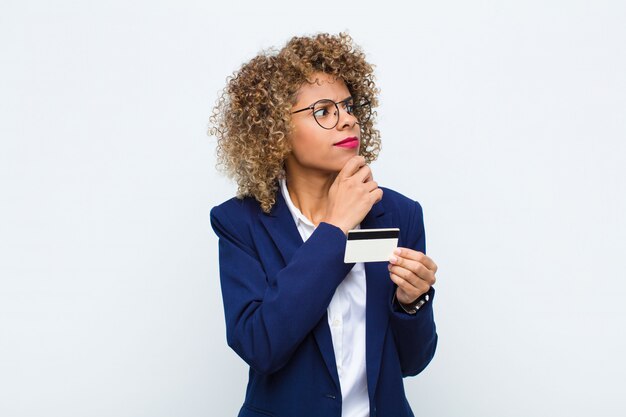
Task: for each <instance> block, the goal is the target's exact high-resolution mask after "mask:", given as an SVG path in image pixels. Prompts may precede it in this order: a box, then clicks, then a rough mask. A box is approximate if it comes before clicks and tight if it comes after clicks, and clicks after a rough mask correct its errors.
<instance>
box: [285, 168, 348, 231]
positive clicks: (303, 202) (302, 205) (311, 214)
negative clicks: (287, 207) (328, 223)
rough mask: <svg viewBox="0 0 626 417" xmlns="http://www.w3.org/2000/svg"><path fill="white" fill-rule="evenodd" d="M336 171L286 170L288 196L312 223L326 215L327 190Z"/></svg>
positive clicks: (318, 221)
mask: <svg viewBox="0 0 626 417" xmlns="http://www.w3.org/2000/svg"><path fill="white" fill-rule="evenodd" d="M336 177H337V173H336V172H334V173H320V172H316V173H309V172H307V173H304V172H290V171H286V180H287V190H288V191H289V198H291V201H292V202H293V204H294V205H295V206H296V207H297V208H298V209H299V210H300V212H301V213H302V214H303V215H304V216H305V217H306V218H307V219H309V220H311V222H312V223H313V224H314V225H316V226H317V225H318V224H319V223H320V221H321V220H322V219H323V218H324V216H325V215H326V209H327V207H328V191H329V190H330V186H331V185H332V184H333V182H334V181H335V178H336Z"/></svg>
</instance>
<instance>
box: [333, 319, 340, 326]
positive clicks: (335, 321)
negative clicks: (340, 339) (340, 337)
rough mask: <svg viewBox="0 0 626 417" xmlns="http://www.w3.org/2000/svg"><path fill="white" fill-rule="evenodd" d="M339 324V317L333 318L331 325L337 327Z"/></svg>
mask: <svg viewBox="0 0 626 417" xmlns="http://www.w3.org/2000/svg"><path fill="white" fill-rule="evenodd" d="M339 326H341V320H339V319H335V320H333V327H339Z"/></svg>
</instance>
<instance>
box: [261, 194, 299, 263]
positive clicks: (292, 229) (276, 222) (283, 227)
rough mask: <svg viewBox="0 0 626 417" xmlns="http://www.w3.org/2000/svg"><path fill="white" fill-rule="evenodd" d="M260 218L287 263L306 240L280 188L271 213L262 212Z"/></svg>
mask: <svg viewBox="0 0 626 417" xmlns="http://www.w3.org/2000/svg"><path fill="white" fill-rule="evenodd" d="M259 218H260V219H261V222H262V223H263V226H265V229H266V230H267V233H268V234H269V236H270V237H271V238H272V240H273V241H274V244H275V245H276V248H277V249H278V251H279V252H280V254H281V256H282V257H283V261H284V262H285V265H287V264H288V263H289V261H290V260H291V258H292V257H293V254H294V253H295V251H296V250H297V249H298V248H299V247H300V246H301V245H302V243H304V242H303V241H302V236H300V232H299V231H298V226H296V222H295V221H294V220H293V216H292V215H291V212H290V211H289V207H287V203H286V202H285V199H284V198H283V195H282V193H281V192H280V189H279V190H278V191H277V192H276V202H275V203H274V206H273V207H272V210H271V211H270V213H269V214H267V213H264V212H261V213H259Z"/></svg>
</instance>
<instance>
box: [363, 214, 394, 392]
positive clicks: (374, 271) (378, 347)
mask: <svg viewBox="0 0 626 417" xmlns="http://www.w3.org/2000/svg"><path fill="white" fill-rule="evenodd" d="M388 227H394V226H393V216H392V213H391V212H386V211H385V210H384V208H383V205H382V203H381V202H378V203H376V204H374V205H373V206H372V209H371V210H370V212H369V213H368V214H367V216H365V219H363V221H362V222H361V229H376V228H388ZM365 276H366V277H365V280H366V287H367V295H366V299H367V301H366V307H365V309H366V311H365V323H366V324H365V329H366V330H365V340H366V349H365V361H366V364H367V389H368V391H369V394H370V397H372V396H373V395H374V393H375V392H376V384H377V382H378V374H379V371H380V361H381V355H382V350H383V349H382V346H383V343H384V340H385V332H386V330H387V321H388V320H389V315H388V314H387V308H388V307H387V303H389V302H390V299H388V297H385V296H381V294H386V293H387V292H388V291H389V283H388V280H389V271H388V270H387V262H367V263H366V264H365ZM390 296H391V295H390Z"/></svg>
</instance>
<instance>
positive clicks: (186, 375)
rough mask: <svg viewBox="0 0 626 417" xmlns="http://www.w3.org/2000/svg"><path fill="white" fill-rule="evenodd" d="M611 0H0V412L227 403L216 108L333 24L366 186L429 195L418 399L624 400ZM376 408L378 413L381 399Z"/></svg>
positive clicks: (566, 412)
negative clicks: (432, 348)
mask: <svg viewBox="0 0 626 417" xmlns="http://www.w3.org/2000/svg"><path fill="white" fill-rule="evenodd" d="M625 22H626V5H625V3H624V2H622V1H613V2H609V1H598V0H596V1H573V0H569V1H565V0H562V1H556V0H551V1H547V0H543V1H516V2H513V1H473V2H472V1H460V0H459V1H437V2H432V1H431V2H425V1H418V2H414V3H413V4H409V3H408V2H403V3H396V4H394V3H393V2H382V3H381V2H365V1H359V2H330V3H328V2H304V1H284V2H267V1H265V2H260V3H259V4H258V5H254V6H248V5H246V6H244V5H242V4H236V3H235V2H226V3H222V4H214V3H212V2H209V1H206V0H205V1H184V2H181V1H155V0H151V1H147V0H143V1H134V2H128V1H109V2H87V1H83V2H79V1H69V0H67V1H44V0H42V1H23V0H3V2H2V4H1V5H0V139H1V147H0V173H1V177H0V218H1V219H2V221H1V222H0V415H2V416H3V417H4V416H6V417H24V416H47V417H56V416H59V417H60V416H63V417H70V416H77V417H78V416H80V417H83V416H103V417H104V416H107V417H109V416H116V417H135V416H146V417H161V416H163V417H197V416H234V415H236V413H237V410H238V408H239V406H240V404H241V402H242V400H243V396H244V389H245V382H246V376H247V368H246V367H245V365H244V363H243V361H241V360H240V359H239V358H238V357H237V356H236V355H235V354H234V353H233V352H232V351H231V350H229V348H228V347H227V346H226V341H225V334H224V323H223V311H222V304H221V297H220V292H219V282H218V276H217V270H218V266H217V241H216V237H215V235H214V234H213V232H212V230H211V228H210V225H209V218H208V213H209V210H210V208H211V207H212V206H214V205H216V204H218V203H220V202H221V201H223V200H225V199H227V198H229V197H231V196H232V195H233V194H234V190H235V186H234V184H233V183H231V182H230V181H228V180H227V179H225V178H224V177H222V176H220V175H219V174H218V173H216V171H215V169H214V164H215V157H214V147H215V139H213V138H209V137H207V136H206V127H207V122H208V116H209V113H210V110H211V108H212V106H213V104H214V102H215V99H216V98H217V94H218V91H219V90H220V89H221V88H223V86H224V83H225V79H226V76H227V75H229V74H231V73H232V72H233V71H234V70H236V69H238V68H239V66H240V65H241V64H242V63H243V62H245V61H247V60H249V59H250V58H252V57H253V56H254V55H255V54H256V53H257V52H258V51H260V50H261V49H264V48H268V47H271V46H276V47H281V46H282V45H283V44H284V43H285V42H286V41H287V40H288V39H289V38H290V37H291V36H294V35H301V34H313V33H316V32H320V31H328V32H332V33H337V32H339V31H342V30H347V31H348V32H349V33H350V34H351V35H352V36H353V38H354V40H355V42H356V43H357V44H359V45H360V46H361V47H363V49H364V50H365V52H366V53H367V56H368V59H369V60H370V61H371V62H372V63H374V64H375V65H376V71H377V79H378V83H379V86H380V88H381V89H382V96H381V103H382V104H381V107H380V109H379V121H380V123H379V128H380V130H381V132H382V136H383V152H382V154H381V157H380V159H379V161H377V162H376V163H375V164H374V165H373V170H374V172H375V175H376V177H377V180H378V181H379V183H381V184H383V185H386V186H388V187H391V188H395V189H397V190H398V191H401V192H403V193H404V194H406V195H409V196H411V197H413V198H414V199H417V200H419V201H420V202H421V204H422V205H423V207H424V214H425V223H426V234H427V251H428V254H429V255H430V256H431V257H432V258H433V259H435V261H436V262H437V263H438V265H439V268H440V269H439V273H438V283H437V290H438V293H437V298H436V301H435V313H436V319H437V325H438V332H439V337H440V343H439V349H438V352H437V354H436V357H435V359H434V360H433V362H432V363H431V365H430V366H429V367H428V368H427V370H426V371H424V372H423V373H422V374H421V375H419V376H418V377H416V378H411V379H408V380H406V388H407V391H408V396H409V400H410V402H411V403H412V405H413V408H414V410H415V411H416V414H417V415H418V416H420V417H427V416H432V417H435V416H437V417H448V416H449V417H458V416H464V417H502V416H512V417H514V416H515V417H516V416H519V417H529V416H568V417H577V416H589V415H592V416H594V417H600V416H623V415H625V414H626V400H625V397H624V387H625V386H626V384H625V382H626V381H625V377H624V375H625V374H626V361H625V359H624V356H623V355H624V352H625V351H626V337H625V336H626V335H625V328H626V325H625V320H624V318H625V317H626V314H625V313H626V302H624V292H625V290H626V285H625V284H624V279H625V278H626V274H625V273H624V270H625V269H626V261H625V258H626V257H625V256H624V253H623V252H624V249H625V246H626V245H625V244H624V241H625V239H626V226H625V223H626V222H625V221H624V219H623V216H624V213H625V212H626V193H625V192H624V180H625V179H626V169H625V168H624V159H626V158H625V157H626V145H625V141H626V76H625V74H626V48H625V47H624V42H625V39H626V24H625ZM392 417H393V416H392Z"/></svg>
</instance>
